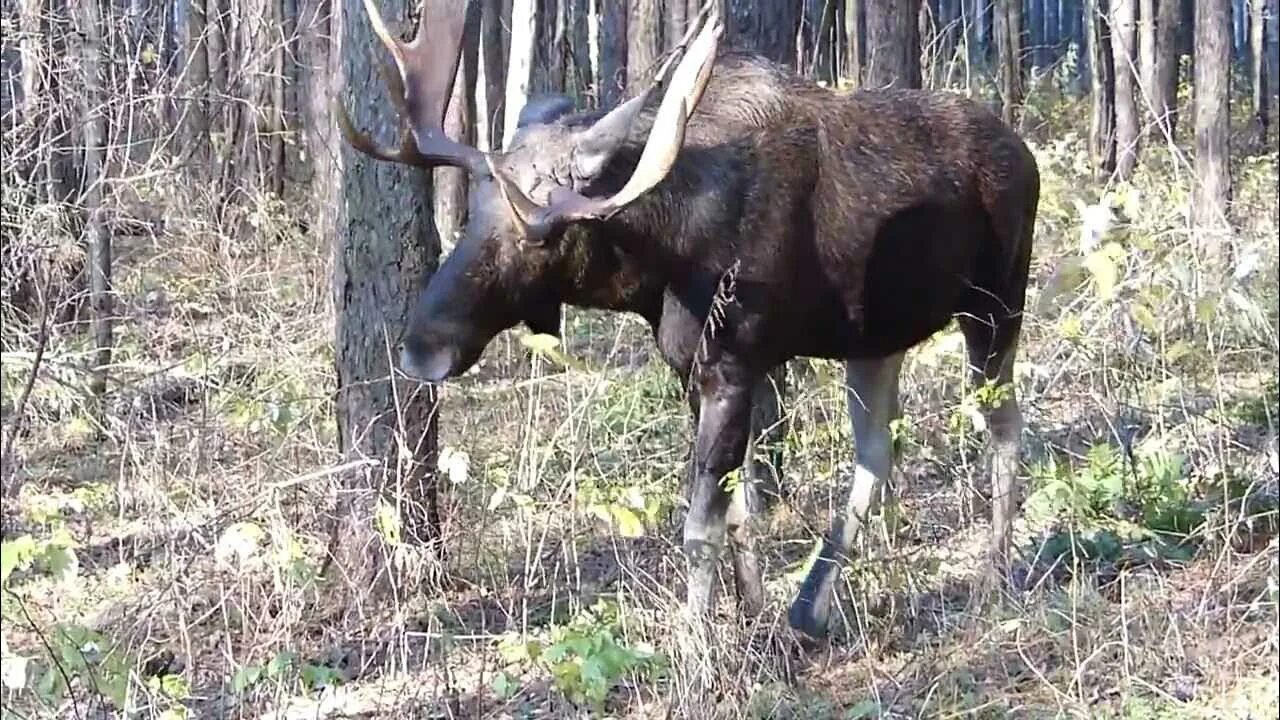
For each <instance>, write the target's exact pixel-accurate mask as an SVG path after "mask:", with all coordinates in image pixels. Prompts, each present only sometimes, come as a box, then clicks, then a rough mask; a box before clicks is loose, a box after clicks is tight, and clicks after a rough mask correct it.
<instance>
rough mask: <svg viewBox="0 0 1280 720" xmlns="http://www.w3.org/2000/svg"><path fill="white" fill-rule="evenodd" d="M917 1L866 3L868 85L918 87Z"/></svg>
mask: <svg viewBox="0 0 1280 720" xmlns="http://www.w3.org/2000/svg"><path fill="white" fill-rule="evenodd" d="M919 6H920V3H919V0H903V2H893V3H888V2H873V3H868V4H867V9H866V14H867V68H866V72H865V75H866V78H865V82H866V85H867V86H868V87H871V88H884V87H895V88H918V87H920V86H921V77H920V25H919V17H918V14H919Z"/></svg>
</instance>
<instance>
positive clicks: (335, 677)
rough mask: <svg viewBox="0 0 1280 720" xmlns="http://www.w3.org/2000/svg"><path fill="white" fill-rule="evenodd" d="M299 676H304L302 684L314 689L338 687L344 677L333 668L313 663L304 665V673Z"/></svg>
mask: <svg viewBox="0 0 1280 720" xmlns="http://www.w3.org/2000/svg"><path fill="white" fill-rule="evenodd" d="M299 674H300V675H301V676H302V682H304V683H306V685H307V687H309V688H313V689H318V688H323V687H327V686H329V685H336V684H338V682H339V681H340V680H341V679H342V676H341V675H340V674H338V671H337V670H334V669H333V668H331V667H325V666H324V665H313V664H311V663H307V664H306V665H303V666H302V671H301V673H299Z"/></svg>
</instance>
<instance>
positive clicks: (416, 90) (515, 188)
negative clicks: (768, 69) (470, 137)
mask: <svg viewBox="0 0 1280 720" xmlns="http://www.w3.org/2000/svg"><path fill="white" fill-rule="evenodd" d="M374 2H375V0H364V6H365V11H366V13H367V14H368V18H369V21H370V23H371V25H372V26H373V30H374V33H375V34H376V35H377V36H378V38H379V39H380V40H381V41H382V43H383V45H385V46H386V49H387V50H388V51H389V54H390V56H391V59H392V60H393V61H394V67H393V66H392V65H391V64H390V63H386V62H383V63H382V66H381V69H382V76H383V80H384V83H385V84H386V86H387V90H388V92H389V94H390V96H391V100H392V102H393V104H394V105H395V108H396V110H397V112H398V114H399V116H400V126H401V133H400V146H399V147H398V148H395V149H392V148H386V147H382V146H379V145H378V144H377V143H376V142H375V141H373V140H372V139H371V138H370V137H369V136H368V135H367V134H365V133H363V132H360V131H359V130H357V129H356V128H355V127H354V125H353V123H352V122H351V119H350V117H349V116H348V115H347V113H346V111H345V109H344V108H343V107H342V105H341V104H340V103H339V104H338V106H337V119H338V123H339V127H340V128H341V130H342V133H343V135H344V136H345V138H346V140H347V142H349V143H350V144H351V145H352V146H353V147H354V148H356V149H357V150H359V151H361V152H363V153H365V154H367V155H370V156H373V157H375V158H378V159H380V160H386V161H391V162H398V163H404V164H408V165H414V166H417V167H423V168H432V167H438V166H453V167H458V168H462V169H463V170H465V171H467V172H468V173H469V174H470V176H471V180H472V182H471V186H470V187H471V190H470V200H469V208H468V222H467V227H466V231H465V233H464V237H463V238H462V239H461V240H460V242H459V243H458V245H457V247H456V248H455V249H454V250H453V252H452V253H451V254H450V256H449V257H448V258H447V259H446V260H445V262H444V263H443V264H442V266H441V267H440V269H439V270H438V271H437V272H436V273H435V274H434V275H432V276H431V278H430V280H429V282H428V283H427V285H426V287H424V288H423V290H422V291H421V293H420V295H419V297H418V299H417V301H416V302H415V304H414V306H413V307H412V309H411V310H410V313H409V319H408V325H407V327H406V330H405V334H404V338H403V341H402V344H401V348H400V365H401V369H402V370H403V371H404V372H406V373H407V374H409V375H412V376H415V377H417V378H420V379H423V380H428V381H433V382H439V381H442V380H445V379H446V378H449V377H453V376H456V375H459V374H461V373H462V372H464V371H466V370H467V369H468V368H470V367H471V366H472V365H474V364H475V362H476V360H477V359H478V358H479V357H480V354H481V353H482V352H483V351H484V349H485V347H486V346H487V345H488V343H489V341H490V340H492V339H493V338H494V337H495V336H496V335H497V334H498V333H500V332H502V331H503V330H506V329H507V328H510V327H513V326H514V325H516V324H517V323H521V322H523V323H525V324H526V325H527V326H529V327H530V329H532V330H534V331H535V332H556V331H557V330H558V326H559V318H560V304H561V302H562V300H563V297H562V294H561V293H559V292H558V291H557V288H559V287H563V286H564V278H562V277H561V275H563V274H564V273H565V272H566V269H565V268H566V263H565V262H564V260H565V258H566V257H568V256H569V255H570V254H572V253H573V248H572V247H571V245H572V243H573V242H583V241H584V240H583V239H582V238H580V237H576V236H575V238H576V239H573V240H571V239H569V238H568V237H566V230H567V229H568V228H570V227H572V226H573V225H574V224H576V223H587V222H598V221H603V220H608V219H609V218H610V217H612V216H613V215H614V214H615V213H617V212H618V211H620V210H622V209H623V208H626V207H627V206H628V205H630V204H631V203H633V202H635V201H636V200H637V199H638V198H640V197H641V196H642V195H644V194H645V193H646V192H648V191H649V190H651V189H653V188H654V186H656V185H657V184H658V183H660V182H661V181H662V180H663V178H665V177H666V176H667V174H668V173H669V172H670V171H671V168H672V166H673V165H674V164H675V161H676V156H677V154H678V153H679V152H680V149H681V146H682V144H683V142H684V131H685V124H686V122H687V120H688V118H689V116H690V114H691V113H692V112H693V109H694V107H695V106H696V105H697V103H698V100H699V98H701V96H702V93H703V90H704V89H705V88H706V85H707V81H708V79H709V78H710V75H711V69H712V66H713V64H714V62H715V57H716V50H717V46H718V44H719V40H720V37H721V35H722V34H723V25H722V24H721V22H720V19H719V18H718V17H717V16H716V14H715V13H714V11H713V10H712V7H713V5H714V3H712V4H708V6H707V7H706V8H704V9H703V10H702V12H701V13H700V14H699V15H698V17H697V18H696V19H695V20H694V22H693V23H691V24H690V27H689V30H688V32H687V33H686V35H685V37H684V38H683V39H682V41H681V43H680V44H679V45H678V46H677V48H676V49H675V51H674V52H673V53H672V54H671V56H670V57H669V58H668V59H667V60H666V62H665V63H664V64H663V65H662V67H661V68H660V69H659V70H658V72H657V74H656V76H655V79H654V81H653V83H652V84H651V85H650V86H649V87H648V88H647V89H645V90H644V91H643V92H641V93H639V94H637V95H636V96H635V97H633V98H631V99H630V100H628V101H626V102H624V103H622V104H621V105H619V106H618V107H616V108H614V109H612V110H610V111H609V112H607V113H605V114H604V115H603V116H601V117H599V119H597V120H595V121H594V122H588V123H574V124H571V123H563V122H557V120H558V119H559V118H560V117H561V116H562V115H563V114H564V113H565V112H567V111H568V110H569V106H568V103H565V102H543V103H536V102H535V103H530V104H529V105H528V106H526V107H525V108H524V110H523V112H522V113H521V116H522V117H521V120H522V123H521V127H520V129H519V130H518V132H517V133H516V135H515V137H513V138H511V141H510V143H509V147H508V149H507V150H506V151H504V152H482V151H480V150H478V149H477V148H474V147H470V146H468V145H463V144H461V143H458V142H456V141H454V140H452V139H450V138H449V137H447V136H446V135H445V132H444V126H443V122H444V113H445V109H446V106H447V104H448V102H449V98H450V97H451V94H452V89H453V83H454V78H455V74H456V72H457V67H458V60H459V57H460V53H461V46H462V35H463V29H464V24H465V16H466V13H465V3H459V2H456V0H424V6H423V8H422V14H421V18H420V21H419V24H418V28H417V32H416V34H415V36H414V38H413V40H412V41H410V42H407V43H406V42H401V41H399V40H397V39H396V38H394V37H393V36H392V35H391V33H390V31H389V30H388V29H387V27H386V25H385V24H384V23H383V21H382V17H381V15H380V14H379V12H378V10H377V7H376V6H375V5H374ZM660 86H661V87H662V88H663V91H662V93H663V94H662V100H661V103H660V104H659V106H658V109H657V111H656V113H655V114H654V115H653V123H652V127H651V129H650V131H649V134H648V136H647V139H646V140H645V144H644V147H643V150H642V151H641V152H640V156H639V159H638V161H637V162H636V164H635V167H634V170H633V171H632V173H631V175H630V176H629V178H628V179H627V180H626V181H625V182H624V183H622V185H621V187H620V188H618V189H617V190H616V191H613V192H609V191H607V190H605V189H604V188H603V187H602V185H604V184H605V183H602V182H601V181H602V179H603V178H604V176H605V172H606V169H607V168H608V167H609V165H610V161H611V160H613V159H614V158H615V157H616V156H617V155H618V153H619V151H620V150H621V149H622V148H623V146H624V145H625V144H626V143H627V140H628V138H629V135H630V133H631V131H632V126H633V125H635V124H636V121H637V118H638V117H639V116H640V115H641V111H642V109H644V108H645V106H646V103H647V101H648V100H649V99H650V97H651V96H652V95H653V93H654V90H655V88H657V87H660Z"/></svg>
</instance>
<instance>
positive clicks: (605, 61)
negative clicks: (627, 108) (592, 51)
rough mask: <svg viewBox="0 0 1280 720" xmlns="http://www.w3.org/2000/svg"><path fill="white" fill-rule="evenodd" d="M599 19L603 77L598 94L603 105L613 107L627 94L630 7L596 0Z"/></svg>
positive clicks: (598, 51) (612, 0)
mask: <svg viewBox="0 0 1280 720" xmlns="http://www.w3.org/2000/svg"><path fill="white" fill-rule="evenodd" d="M592 1H593V2H594V3H595V7H596V17H597V18H598V21H599V28H600V29H599V33H598V35H597V38H598V39H597V41H596V57H597V58H598V59H597V61H596V62H598V63H599V69H600V79H599V80H598V85H597V92H596V95H597V97H599V98H600V100H599V104H600V106H601V107H613V106H614V105H616V104H617V103H618V101H619V100H621V99H622V97H623V88H625V87H626V83H627V66H628V64H629V63H628V58H627V7H626V4H625V3H623V2H619V1H617V0H592Z"/></svg>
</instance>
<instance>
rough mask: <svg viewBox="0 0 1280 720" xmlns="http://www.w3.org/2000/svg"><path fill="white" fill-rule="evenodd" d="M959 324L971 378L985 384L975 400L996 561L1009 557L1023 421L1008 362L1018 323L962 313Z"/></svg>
mask: <svg viewBox="0 0 1280 720" xmlns="http://www.w3.org/2000/svg"><path fill="white" fill-rule="evenodd" d="M960 326H961V329H962V331H963V332H964V336H965V346H966V349H967V354H968V356H969V369H970V378H971V382H972V383H973V384H974V386H975V387H983V388H985V389H984V390H983V391H982V393H983V397H981V398H980V400H982V402H981V409H982V414H983V417H984V419H985V420H986V424H987V428H988V431H989V432H990V436H989V437H988V439H987V446H986V448H985V453H984V454H985V456H986V457H985V458H984V462H983V467H984V469H989V472H990V474H991V556H992V558H991V559H992V561H993V562H994V563H995V564H996V565H997V566H999V565H1003V564H1004V563H1005V562H1007V561H1008V559H1009V542H1010V536H1011V534H1012V530H1013V511H1014V501H1015V500H1016V498H1017V494H1018V455H1019V451H1020V450H1021V439H1022V430H1023V427H1024V424H1023V419H1022V411H1021V410H1020V409H1019V407H1018V397H1017V392H1016V390H1015V388H1014V382H1013V365H1014V360H1015V358H1016V356H1017V348H1018V338H1019V335H1020V330H1021V323H1020V322H1019V318H1017V317H1014V318H1008V319H1005V320H1004V321H999V320H997V321H994V322H984V321H982V320H979V319H977V318H968V317H966V318H963V319H962V320H961V321H960Z"/></svg>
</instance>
